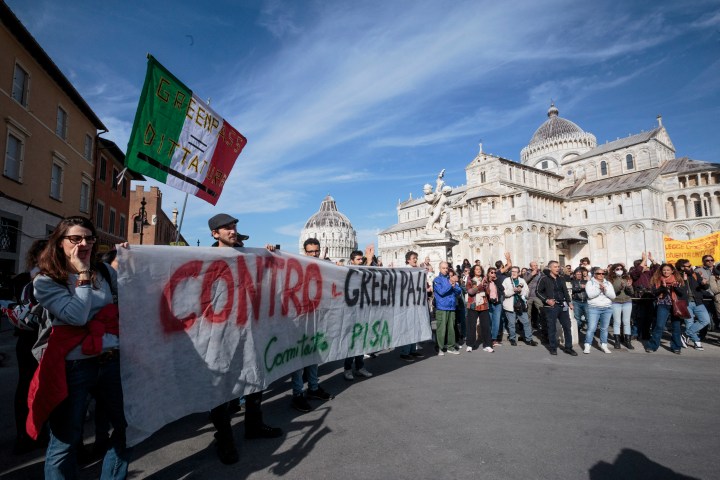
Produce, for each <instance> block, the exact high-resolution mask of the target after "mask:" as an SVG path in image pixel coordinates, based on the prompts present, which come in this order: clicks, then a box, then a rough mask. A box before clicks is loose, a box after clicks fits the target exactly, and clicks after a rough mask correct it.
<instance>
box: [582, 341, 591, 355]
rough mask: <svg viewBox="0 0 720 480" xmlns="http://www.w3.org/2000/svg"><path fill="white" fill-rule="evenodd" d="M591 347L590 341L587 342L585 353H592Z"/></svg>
mask: <svg viewBox="0 0 720 480" xmlns="http://www.w3.org/2000/svg"><path fill="white" fill-rule="evenodd" d="M590 347H591V345H590V344H589V343H586V344H585V348H584V349H583V353H590Z"/></svg>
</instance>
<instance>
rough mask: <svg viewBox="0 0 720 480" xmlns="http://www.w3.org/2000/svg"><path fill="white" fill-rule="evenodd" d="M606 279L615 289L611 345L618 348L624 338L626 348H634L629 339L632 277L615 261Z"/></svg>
mask: <svg viewBox="0 0 720 480" xmlns="http://www.w3.org/2000/svg"><path fill="white" fill-rule="evenodd" d="M608 280H609V281H610V283H611V284H612V287H613V289H614V290H615V299H613V303H612V311H613V346H614V347H615V349H616V350H619V349H620V344H621V340H624V342H623V343H624V344H625V347H626V348H627V349H628V350H634V349H635V347H633V345H632V341H631V340H630V336H631V331H630V318H631V315H632V306H633V305H632V295H633V288H632V279H631V278H630V275H628V274H627V272H626V271H625V266H623V264H622V263H616V264H615V265H613V266H612V269H611V271H610V275H609V278H608ZM621 323H622V327H623V331H622V333H623V335H622V337H621V336H620V324H621Z"/></svg>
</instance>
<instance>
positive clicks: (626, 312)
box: [612, 302, 632, 335]
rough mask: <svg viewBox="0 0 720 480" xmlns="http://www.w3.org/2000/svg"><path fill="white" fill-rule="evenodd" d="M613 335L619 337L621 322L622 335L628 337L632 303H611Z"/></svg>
mask: <svg viewBox="0 0 720 480" xmlns="http://www.w3.org/2000/svg"><path fill="white" fill-rule="evenodd" d="M612 312H613V334H615V335H620V322H621V321H622V327H623V331H622V333H623V334H624V335H630V315H632V302H625V303H613V304H612Z"/></svg>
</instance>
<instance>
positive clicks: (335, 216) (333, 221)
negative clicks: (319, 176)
mask: <svg viewBox="0 0 720 480" xmlns="http://www.w3.org/2000/svg"><path fill="white" fill-rule="evenodd" d="M321 227H346V228H347V227H350V228H352V225H351V224H350V220H348V218H347V217H346V216H345V215H343V214H342V213H340V212H339V211H338V209H337V205H336V204H335V199H334V198H333V197H331V196H330V195H328V196H327V197H325V199H324V200H323V201H322V203H321V204H320V210H318V211H317V212H316V213H315V214H314V215H313V216H312V217H310V218H308V221H307V222H305V228H321Z"/></svg>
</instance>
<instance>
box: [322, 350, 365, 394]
mask: <svg viewBox="0 0 720 480" xmlns="http://www.w3.org/2000/svg"><path fill="white" fill-rule="evenodd" d="M353 360H355V370H360V369H361V368H363V367H364V366H365V360H364V359H363V356H362V355H358V356H356V357H348V358H346V359H345V362H344V363H343V367H344V368H345V370H351V369H352V365H353ZM313 390H315V389H313Z"/></svg>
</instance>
